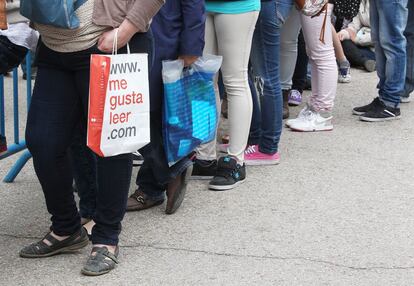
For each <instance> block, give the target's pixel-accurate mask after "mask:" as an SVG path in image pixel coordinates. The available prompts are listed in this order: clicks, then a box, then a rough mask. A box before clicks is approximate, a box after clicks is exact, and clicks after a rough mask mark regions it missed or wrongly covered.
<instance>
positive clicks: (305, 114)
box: [287, 108, 333, 132]
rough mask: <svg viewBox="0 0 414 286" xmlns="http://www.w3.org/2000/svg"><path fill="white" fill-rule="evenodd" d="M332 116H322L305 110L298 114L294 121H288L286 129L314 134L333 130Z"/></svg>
mask: <svg viewBox="0 0 414 286" xmlns="http://www.w3.org/2000/svg"><path fill="white" fill-rule="evenodd" d="M332 118H333V117H332V116H331V115H327V116H322V114H321V113H320V112H316V111H314V110H312V109H311V108H307V109H304V110H302V111H301V113H299V116H298V117H297V118H296V119H292V120H289V122H288V123H287V124H288V127H289V128H290V129H292V130H293V131H301V132H314V131H331V130H333V125H332Z"/></svg>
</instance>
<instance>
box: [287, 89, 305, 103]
mask: <svg viewBox="0 0 414 286" xmlns="http://www.w3.org/2000/svg"><path fill="white" fill-rule="evenodd" d="M288 103H289V105H290V106H298V105H300V104H301V103H302V93H300V91H299V90H296V89H291V90H290V91H289V95H288Z"/></svg>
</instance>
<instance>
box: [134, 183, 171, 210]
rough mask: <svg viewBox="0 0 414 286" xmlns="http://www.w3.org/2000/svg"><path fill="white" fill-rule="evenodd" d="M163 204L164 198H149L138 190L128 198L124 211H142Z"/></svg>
mask: <svg viewBox="0 0 414 286" xmlns="http://www.w3.org/2000/svg"><path fill="white" fill-rule="evenodd" d="M163 202H164V198H150V197H148V196H147V195H146V194H145V193H144V192H143V191H142V190H141V189H139V188H138V189H137V190H136V191H135V192H134V193H133V194H132V195H130V196H129V198H128V201H127V208H126V211H127V212H131V211H142V210H145V209H149V208H152V207H155V206H158V205H160V204H162V203H163Z"/></svg>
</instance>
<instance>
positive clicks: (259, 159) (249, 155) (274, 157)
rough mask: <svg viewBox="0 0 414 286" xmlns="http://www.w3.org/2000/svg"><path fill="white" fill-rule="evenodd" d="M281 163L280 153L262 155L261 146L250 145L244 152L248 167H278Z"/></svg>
mask: <svg viewBox="0 0 414 286" xmlns="http://www.w3.org/2000/svg"><path fill="white" fill-rule="evenodd" d="M279 161H280V155H279V153H277V152H276V153H275V154H265V153H262V152H260V151H259V145H250V146H248V147H247V148H246V150H245V151H244V162H245V164H246V166H261V165H277V164H279Z"/></svg>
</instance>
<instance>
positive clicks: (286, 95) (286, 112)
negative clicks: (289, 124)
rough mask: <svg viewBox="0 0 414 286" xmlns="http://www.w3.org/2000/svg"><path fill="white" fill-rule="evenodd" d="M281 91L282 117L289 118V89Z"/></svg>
mask: <svg viewBox="0 0 414 286" xmlns="http://www.w3.org/2000/svg"><path fill="white" fill-rule="evenodd" d="M282 93H283V119H286V118H289V104H288V102H289V90H282Z"/></svg>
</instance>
